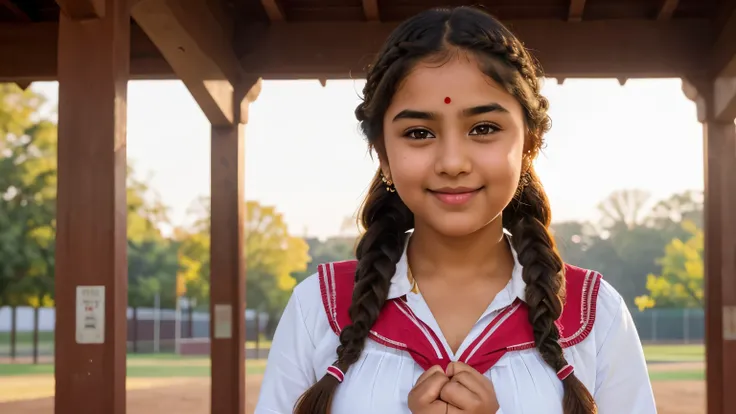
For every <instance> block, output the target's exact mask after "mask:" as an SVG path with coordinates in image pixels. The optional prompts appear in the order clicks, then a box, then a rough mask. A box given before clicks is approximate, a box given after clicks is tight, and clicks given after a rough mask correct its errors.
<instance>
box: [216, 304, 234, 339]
mask: <svg viewBox="0 0 736 414" xmlns="http://www.w3.org/2000/svg"><path fill="white" fill-rule="evenodd" d="M232 336H233V307H232V306H230V305H215V339H230V338H232Z"/></svg>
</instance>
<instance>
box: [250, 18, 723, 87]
mask: <svg viewBox="0 0 736 414" xmlns="http://www.w3.org/2000/svg"><path fill="white" fill-rule="evenodd" d="M507 24H508V25H509V27H510V28H511V29H512V30H513V31H515V32H516V33H517V34H518V35H519V36H520V38H521V39H522V40H523V41H524V43H525V44H526V45H527V46H528V47H530V48H531V49H532V50H533V51H534V53H535V55H536V56H537V58H538V59H539V60H540V61H541V63H542V66H543V67H544V69H545V71H546V73H547V75H548V76H550V77H566V78H573V77H615V78H617V77H621V76H624V77H628V78H637V77H673V76H674V77H679V76H682V75H683V74H685V73H689V74H696V73H700V72H704V71H707V69H708V68H707V67H704V65H703V64H702V62H703V61H704V60H705V59H707V57H708V55H707V54H708V46H709V45H710V44H711V43H712V37H711V28H710V25H709V22H708V21H707V20H702V21H700V20H688V21H677V20H673V21H670V22H654V21H640V20H638V21H626V20H621V21H584V22H581V23H578V24H569V23H566V22H557V21H533V20H530V21H518V22H513V21H512V22H507ZM395 26H396V24H395V23H363V24H360V23H352V22H351V23H290V24H288V25H272V26H268V27H264V28H262V29H261V30H260V31H255V30H254V31H251V32H244V33H241V34H240V36H239V37H237V38H236V43H240V44H247V45H248V49H247V50H246V51H245V53H244V55H243V56H242V58H241V62H242V64H243V67H244V68H245V70H246V71H247V72H249V73H253V74H258V75H261V76H263V77H264V79H298V78H319V77H326V78H354V77H360V76H363V75H364V68H365V67H366V65H368V64H369V63H371V61H372V59H373V57H374V56H375V54H376V52H377V51H378V50H379V48H380V46H381V44H382V42H383V41H384V40H385V39H386V37H387V36H388V35H389V33H390V32H391V30H392V29H393V28H394V27H395ZM294 39H300V41H299V43H298V44H296V43H294V42H293V40H294Z"/></svg>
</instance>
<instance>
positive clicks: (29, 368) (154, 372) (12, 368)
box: [0, 358, 266, 378]
mask: <svg viewBox="0 0 736 414" xmlns="http://www.w3.org/2000/svg"><path fill="white" fill-rule="evenodd" d="M135 362H136V363H135V364H128V367H127V376H128V378H168V377H180V378H181V377H209V376H210V364H209V360H208V359H203V358H198V359H197V364H192V365H187V364H185V363H182V364H179V365H170V364H169V365H157V364H156V360H155V359H150V360H144V359H142V358H139V359H138V360H137V361H135ZM145 362H150V364H146V363H145ZM205 362H206V363H205ZM265 369H266V360H265V359H253V360H248V361H247V363H246V364H245V373H246V375H260V374H263V372H264V371H265ZM53 374H54V365H53V364H38V365H33V364H0V377H12V376H22V375H53Z"/></svg>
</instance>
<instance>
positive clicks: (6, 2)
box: [0, 0, 31, 22]
mask: <svg viewBox="0 0 736 414" xmlns="http://www.w3.org/2000/svg"><path fill="white" fill-rule="evenodd" d="M0 7H5V8H6V9H8V10H10V13H12V14H13V16H15V18H16V19H18V21H21V22H30V21H31V17H30V16H28V14H27V13H26V12H24V11H23V10H22V9H21V8H20V7H18V6H17V5H16V4H15V3H13V0H0Z"/></svg>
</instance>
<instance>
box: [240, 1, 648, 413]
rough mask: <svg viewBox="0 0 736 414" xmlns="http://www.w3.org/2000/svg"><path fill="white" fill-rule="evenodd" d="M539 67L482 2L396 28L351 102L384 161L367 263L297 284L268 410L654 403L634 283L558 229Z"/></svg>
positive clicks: (265, 400)
mask: <svg viewBox="0 0 736 414" xmlns="http://www.w3.org/2000/svg"><path fill="white" fill-rule="evenodd" d="M540 77H541V71H540V69H539V67H538V66H537V64H536V63H535V61H534V60H533V59H532V57H531V56H530V55H529V53H528V52H527V50H525V49H524V47H523V46H522V44H521V43H520V41H519V40H518V39H516V38H515V37H514V35H513V34H511V32H510V31H509V30H508V29H506V28H505V27H504V26H503V25H501V23H499V22H498V21H496V20H495V19H494V18H492V17H491V16H489V15H487V14H485V13H483V12H482V11H479V10H476V9H473V8H466V7H460V8H455V9H452V10H432V11H427V12H424V13H421V14H419V15H417V16H415V17H413V18H411V19H409V20H408V21H406V22H404V23H403V24H401V25H400V26H399V27H398V28H397V29H396V30H395V31H394V32H393V33H392V34H391V36H390V37H389V38H388V40H387V41H386V44H385V45H384V46H383V48H382V50H381V51H380V53H379V55H378V58H377V60H376V61H375V64H374V65H373V66H372V67H371V68H370V70H369V71H368V76H367V82H366V85H365V88H364V90H363V94H364V101H363V102H362V103H361V104H360V105H359V106H358V108H357V109H356V111H355V113H356V116H357V118H358V120H359V121H360V125H361V128H362V131H363V132H364V134H365V136H366V137H367V139H368V143H369V145H370V147H371V149H373V150H375V151H376V153H377V154H378V158H379V160H380V170H379V171H378V172H377V173H376V176H375V178H374V179H373V182H372V184H371V187H370V193H369V194H368V196H367V199H366V201H365V203H364V206H363V209H362V212H361V219H362V225H363V226H364V228H365V232H364V234H363V235H362V237H361V239H360V242H359V244H358V247H357V252H356V256H357V261H349V262H340V263H327V264H324V265H321V266H320V268H319V274H315V275H314V276H312V277H310V278H308V279H307V280H305V281H304V282H303V283H301V284H300V285H299V286H297V287H296V289H295V290H294V293H293V296H292V297H291V300H290V301H289V304H288V305H287V307H286V310H285V311H284V314H283V317H282V319H281V321H280V323H279V326H278V329H277V331H276V335H275V337H274V340H273V344H272V347H271V352H270V355H269V359H268V365H267V368H266V373H265V376H264V379H263V385H262V389H261V394H260V398H259V400H258V405H257V408H256V410H255V412H256V414H269V413H278V414H289V413H292V412H295V413H297V414H325V413H333V414H373V413H380V414H404V413H414V414H434V413H438V414H445V413H474V414H481V413H482V414H489V413H504V414H590V413H601V414H650V413H655V412H656V409H655V405H654V399H653V396H652V390H651V386H650V383H649V379H648V374H647V368H646V363H645V360H644V356H643V352H642V348H641V344H640V342H639V338H638V335H637V332H636V329H635V327H634V324H633V322H632V319H631V315H630V314H629V312H628V310H627V308H626V305H625V304H624V302H623V300H622V298H621V296H619V294H618V293H617V292H616V291H615V290H614V289H613V288H612V287H611V286H610V285H609V284H607V283H606V282H605V281H603V280H601V276H600V275H599V274H598V273H596V272H594V271H590V270H584V269H580V268H577V267H574V266H570V265H566V264H564V263H563V262H562V259H561V258H560V255H559V254H558V252H557V250H556V249H555V247H554V241H553V239H552V236H551V235H550V233H549V230H548V227H549V224H550V207H549V202H548V200H547V197H546V195H545V193H544V189H543V188H542V184H541V183H540V181H539V179H538V178H537V176H536V174H535V172H534V167H533V163H532V162H533V160H534V159H535V157H536V156H537V154H538V152H539V150H540V148H541V146H542V143H543V137H544V133H545V132H546V131H547V129H548V128H549V125H550V121H549V118H548V116H547V109H548V102H547V100H546V99H545V98H544V97H543V96H541V95H540ZM325 162H329V160H327V161H325ZM571 162H575V161H571ZM577 162H579V163H580V171H581V174H585V173H586V172H585V171H586V170H587V169H588V168H591V167H592V165H591V164H590V161H586V160H580V161H577ZM581 197H584V194H581Z"/></svg>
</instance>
